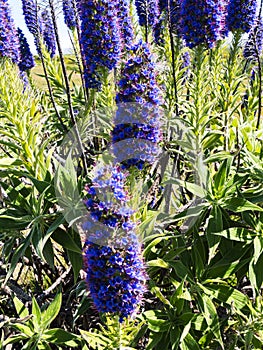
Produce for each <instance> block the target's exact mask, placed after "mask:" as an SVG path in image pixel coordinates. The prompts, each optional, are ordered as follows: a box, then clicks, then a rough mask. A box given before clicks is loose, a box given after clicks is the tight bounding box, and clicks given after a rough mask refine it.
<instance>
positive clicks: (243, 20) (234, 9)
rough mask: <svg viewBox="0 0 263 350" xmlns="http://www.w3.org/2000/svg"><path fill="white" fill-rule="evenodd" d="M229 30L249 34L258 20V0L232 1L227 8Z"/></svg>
mask: <svg viewBox="0 0 263 350" xmlns="http://www.w3.org/2000/svg"><path fill="white" fill-rule="evenodd" d="M227 12H228V14H227V18H226V25H227V28H228V30H230V31H231V32H235V31H236V30H241V31H243V32H246V33H248V32H249V31H250V29H251V27H252V26H253V24H254V22H255V19H256V12H257V0H230V1H229V4H228V7H227Z"/></svg>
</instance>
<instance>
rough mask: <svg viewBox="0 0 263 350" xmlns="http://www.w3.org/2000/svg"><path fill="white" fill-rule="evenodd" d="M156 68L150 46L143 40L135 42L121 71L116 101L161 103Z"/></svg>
mask: <svg viewBox="0 0 263 350" xmlns="http://www.w3.org/2000/svg"><path fill="white" fill-rule="evenodd" d="M155 68H156V67H155V64H154V62H153V56H152V54H151V51H150V48H149V46H148V45H147V44H145V43H143V42H142V41H139V42H138V43H136V44H134V45H133V47H132V48H131V50H130V56H129V57H128V60H127V62H126V63H125V66H124V68H123V69H122V71H121V79H120V81H119V82H118V84H117V85H118V87H119V92H118V94H117V96H116V102H117V103H123V102H138V103H140V104H145V103H150V104H153V105H160V104H161V103H162V99H161V90H160V88H159V87H158V85H157V82H156V72H155Z"/></svg>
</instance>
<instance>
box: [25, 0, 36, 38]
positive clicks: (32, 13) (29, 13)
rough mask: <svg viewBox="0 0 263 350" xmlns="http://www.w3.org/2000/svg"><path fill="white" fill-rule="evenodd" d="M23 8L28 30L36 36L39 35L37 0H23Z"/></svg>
mask: <svg viewBox="0 0 263 350" xmlns="http://www.w3.org/2000/svg"><path fill="white" fill-rule="evenodd" d="M22 9H23V14H24V18H25V22H26V25H27V28H28V30H29V31H30V33H31V34H33V35H34V36H37V35H38V25H39V23H38V16H37V6H36V2H35V0H22Z"/></svg>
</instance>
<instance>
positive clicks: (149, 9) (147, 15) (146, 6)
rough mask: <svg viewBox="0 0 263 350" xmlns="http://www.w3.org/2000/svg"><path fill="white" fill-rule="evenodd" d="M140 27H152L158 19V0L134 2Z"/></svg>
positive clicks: (137, 0) (138, 0) (136, 0)
mask: <svg viewBox="0 0 263 350" xmlns="http://www.w3.org/2000/svg"><path fill="white" fill-rule="evenodd" d="M135 6H136V10H137V14H138V17H139V24H140V25H141V26H146V27H153V26H154V25H155V23H156V21H157V19H158V18H159V13H160V10H159V6H158V0H135Z"/></svg>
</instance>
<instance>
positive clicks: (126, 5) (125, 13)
mask: <svg viewBox="0 0 263 350" xmlns="http://www.w3.org/2000/svg"><path fill="white" fill-rule="evenodd" d="M116 7H117V22H118V27H119V30H120V37H121V41H122V42H123V46H124V47H126V48H127V49H129V48H130V47H131V46H132V44H133V41H134V31H133V26H132V20H131V16H130V1H129V0H119V1H116Z"/></svg>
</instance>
